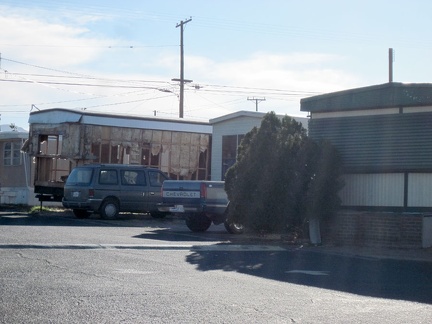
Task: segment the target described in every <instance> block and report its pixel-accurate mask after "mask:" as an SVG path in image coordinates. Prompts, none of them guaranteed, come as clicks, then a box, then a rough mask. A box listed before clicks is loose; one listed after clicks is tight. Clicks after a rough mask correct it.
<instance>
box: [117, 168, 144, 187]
mask: <svg viewBox="0 0 432 324" xmlns="http://www.w3.org/2000/svg"><path fill="white" fill-rule="evenodd" d="M120 174H121V181H122V185H126V186H145V185H146V178H145V173H144V171H139V170H132V171H127V170H126V171H121V173H120Z"/></svg>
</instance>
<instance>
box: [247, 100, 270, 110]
mask: <svg viewBox="0 0 432 324" xmlns="http://www.w3.org/2000/svg"><path fill="white" fill-rule="evenodd" d="M247 100H249V101H255V109H256V111H258V103H259V102H261V101H265V100H266V99H265V98H255V97H252V98H249V97H248V98H247Z"/></svg>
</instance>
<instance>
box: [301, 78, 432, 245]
mask: <svg viewBox="0 0 432 324" xmlns="http://www.w3.org/2000/svg"><path fill="white" fill-rule="evenodd" d="M301 110H302V111H306V112H309V114H310V121H309V135H310V136H311V137H312V138H314V139H326V140H329V141H331V142H332V143H333V145H335V146H336V148H337V149H338V151H339V152H340V154H341V156H342V159H343V164H344V168H345V171H344V172H345V183H346V185H345V188H344V189H343V190H342V191H341V194H340V196H341V199H342V204H343V207H344V209H345V212H344V213H341V215H342V216H341V218H339V221H340V224H339V225H340V226H338V227H337V228H338V229H339V233H338V235H337V237H338V238H339V239H340V240H341V241H345V242H347V241H348V242H362V243H364V244H366V243H373V242H376V243H380V244H385V245H390V246H393V245H395V246H398V245H399V246H400V245H409V246H423V247H426V246H432V217H431V215H432V127H431V126H432V84H402V83H386V84H382V85H375V86H369V87H364V88H357V89H351V90H346V91H340V92H335V93H329V94H324V95H319V96H314V97H310V98H305V99H302V100H301Z"/></svg>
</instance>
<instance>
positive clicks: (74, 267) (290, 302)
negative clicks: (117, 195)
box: [0, 213, 432, 323]
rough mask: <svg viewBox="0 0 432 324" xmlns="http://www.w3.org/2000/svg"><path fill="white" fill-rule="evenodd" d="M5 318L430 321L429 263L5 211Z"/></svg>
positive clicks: (175, 226) (162, 225) (147, 222)
mask: <svg viewBox="0 0 432 324" xmlns="http://www.w3.org/2000/svg"><path fill="white" fill-rule="evenodd" d="M0 260H1V263H0V322H1V323H347V322H349V323H429V322H430V318H431V315H432V262H418V261H406V260H405V261H404V260H389V259H380V258H364V257H363V258H362V257H349V256H344V255H337V254H333V253H331V254H330V253H326V252H325V251H324V250H323V251H317V250H312V249H308V248H301V247H299V246H289V245H284V244H280V243H278V242H271V241H265V240H262V239H259V238H252V237H244V236H236V235H231V234H228V233H227V232H226V231H225V230H224V228H223V226H212V227H211V228H210V229H209V231H208V232H206V233H191V232H190V231H189V230H188V229H187V228H186V226H185V225H184V224H183V222H182V221H180V220H177V219H173V218H167V219H163V220H156V219H152V218H150V217H148V216H146V215H128V214H126V215H122V216H121V218H120V219H119V220H115V221H106V220H101V219H99V218H97V217H95V216H93V217H92V218H90V219H86V220H79V219H76V218H74V217H73V216H72V215H71V214H66V215H64V214H62V215H55V214H54V215H33V216H31V215H26V214H8V213H0Z"/></svg>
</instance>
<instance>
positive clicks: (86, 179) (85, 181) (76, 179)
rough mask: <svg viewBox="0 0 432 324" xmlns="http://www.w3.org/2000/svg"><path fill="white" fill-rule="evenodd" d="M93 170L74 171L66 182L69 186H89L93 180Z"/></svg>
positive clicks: (80, 169)
mask: <svg viewBox="0 0 432 324" xmlns="http://www.w3.org/2000/svg"><path fill="white" fill-rule="evenodd" d="M92 175H93V169H86V168H79V169H73V170H72V172H71V174H70V175H69V176H68V178H67V180H66V184H68V185H89V184H90V182H91V179H92Z"/></svg>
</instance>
